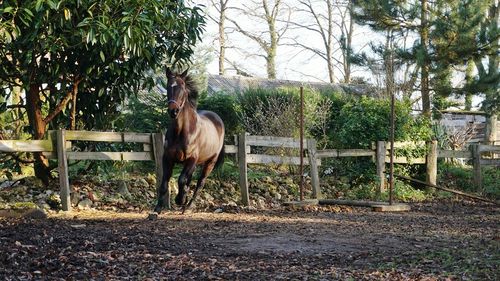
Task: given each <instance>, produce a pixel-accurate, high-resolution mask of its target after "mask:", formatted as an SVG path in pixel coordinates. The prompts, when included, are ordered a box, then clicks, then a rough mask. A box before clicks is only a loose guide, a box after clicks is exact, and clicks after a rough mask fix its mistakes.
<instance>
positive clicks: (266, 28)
mask: <svg viewBox="0 0 500 281" xmlns="http://www.w3.org/2000/svg"><path fill="white" fill-rule="evenodd" d="M231 9H232V10H236V11H237V12H238V15H237V16H233V15H231V16H228V17H227V20H228V21H230V22H231V23H232V25H233V28H234V30H236V31H237V32H238V33H240V34H242V35H243V36H245V37H247V38H248V39H250V40H251V41H253V42H255V43H257V45H258V46H259V48H260V49H261V50H262V51H263V53H256V54H255V53H254V54H251V55H256V56H258V57H263V58H264V59H265V61H266V70H267V78H270V79H275V78H276V55H277V51H278V46H279V45H280V41H281V40H282V38H283V36H284V34H285V33H286V31H287V30H288V28H289V21H290V15H291V10H290V8H289V7H288V6H287V5H286V3H285V2H284V1H282V0H258V1H257V0H253V1H249V2H248V3H245V4H242V7H231ZM245 17H248V20H249V22H250V23H251V24H252V25H251V27H248V26H246V25H244V22H245V20H241V19H243V18H245ZM259 27H262V28H263V29H259ZM239 48H240V50H244V51H246V50H247V49H248V48H245V47H244V46H239Z"/></svg>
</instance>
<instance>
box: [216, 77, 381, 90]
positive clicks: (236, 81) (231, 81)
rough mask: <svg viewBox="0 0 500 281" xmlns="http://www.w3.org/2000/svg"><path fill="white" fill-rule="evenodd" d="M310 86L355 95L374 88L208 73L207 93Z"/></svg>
mask: <svg viewBox="0 0 500 281" xmlns="http://www.w3.org/2000/svg"><path fill="white" fill-rule="evenodd" d="M300 86H304V87H310V88H314V89H318V90H328V89H331V90H333V91H337V92H341V93H352V94H357V95H373V93H374V92H375V90H374V88H373V87H372V86H369V85H348V84H332V83H322V82H302V81H293V80H281V79H265V78H255V77H244V76H225V75H214V74H209V75H208V89H207V90H208V94H213V93H217V92H226V93H233V92H241V91H244V90H246V89H248V88H250V87H252V88H266V89H277V88H281V87H300Z"/></svg>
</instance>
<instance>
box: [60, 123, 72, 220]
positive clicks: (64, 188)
mask: <svg viewBox="0 0 500 281" xmlns="http://www.w3.org/2000/svg"><path fill="white" fill-rule="evenodd" d="M64 134H65V132H64V130H57V165H58V168H59V185H60V186H61V194H60V195H61V205H62V209H63V211H71V197H70V186H69V176H68V158H67V156H66V146H65V143H66V138H65V136H64Z"/></svg>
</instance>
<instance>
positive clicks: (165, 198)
mask: <svg viewBox="0 0 500 281" xmlns="http://www.w3.org/2000/svg"><path fill="white" fill-rule="evenodd" d="M162 161H163V177H162V179H161V183H160V185H159V186H158V189H157V196H158V203H157V204H156V207H155V212H157V213H158V214H159V213H161V210H162V209H163V208H164V207H167V209H170V189H169V187H168V182H169V181H170V178H171V177H172V171H173V169H174V162H173V161H172V160H170V157H167V156H166V155H163V159H162ZM165 205H166V206H165Z"/></svg>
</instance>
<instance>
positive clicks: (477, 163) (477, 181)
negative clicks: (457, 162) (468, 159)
mask: <svg viewBox="0 0 500 281" xmlns="http://www.w3.org/2000/svg"><path fill="white" fill-rule="evenodd" d="M479 146H480V145H479V144H472V145H471V146H470V148H471V150H472V166H473V170H474V171H473V172H474V175H473V178H474V186H475V187H476V188H477V189H479V190H480V189H482V188H483V179H482V177H481V150H479Z"/></svg>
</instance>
